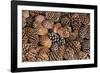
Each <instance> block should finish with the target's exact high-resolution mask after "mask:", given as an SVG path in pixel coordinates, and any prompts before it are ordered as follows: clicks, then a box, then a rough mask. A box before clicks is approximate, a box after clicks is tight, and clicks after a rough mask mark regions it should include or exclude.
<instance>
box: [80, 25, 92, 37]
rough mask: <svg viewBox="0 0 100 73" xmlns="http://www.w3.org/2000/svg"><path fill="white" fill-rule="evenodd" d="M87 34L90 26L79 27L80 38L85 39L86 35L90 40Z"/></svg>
mask: <svg viewBox="0 0 100 73" xmlns="http://www.w3.org/2000/svg"><path fill="white" fill-rule="evenodd" d="M89 32H90V25H85V26H83V27H81V29H80V32H79V36H80V37H81V38H86V36H87V35H88V36H87V38H90V34H89Z"/></svg>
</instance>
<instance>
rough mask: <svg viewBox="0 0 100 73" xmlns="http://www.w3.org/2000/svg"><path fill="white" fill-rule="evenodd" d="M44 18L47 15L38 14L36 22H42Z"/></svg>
mask: <svg viewBox="0 0 100 73" xmlns="http://www.w3.org/2000/svg"><path fill="white" fill-rule="evenodd" d="M44 20H45V17H44V16H43V15H37V16H36V17H35V22H38V23H42V21H44Z"/></svg>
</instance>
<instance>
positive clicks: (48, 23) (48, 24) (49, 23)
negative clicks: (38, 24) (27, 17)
mask: <svg viewBox="0 0 100 73" xmlns="http://www.w3.org/2000/svg"><path fill="white" fill-rule="evenodd" d="M53 24H54V22H53V21H52V20H44V21H43V23H42V25H43V26H44V27H45V28H47V29H52V28H53Z"/></svg>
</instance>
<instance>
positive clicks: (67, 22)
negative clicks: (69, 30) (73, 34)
mask: <svg viewBox="0 0 100 73" xmlns="http://www.w3.org/2000/svg"><path fill="white" fill-rule="evenodd" d="M61 24H62V25H63V26H64V27H65V26H66V25H67V26H70V19H69V17H68V16H67V15H66V16H64V17H62V18H61Z"/></svg>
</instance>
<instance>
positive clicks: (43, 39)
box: [40, 35, 52, 49]
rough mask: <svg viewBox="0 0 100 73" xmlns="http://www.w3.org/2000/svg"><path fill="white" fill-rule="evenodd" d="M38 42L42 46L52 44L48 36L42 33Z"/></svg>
mask: <svg viewBox="0 0 100 73" xmlns="http://www.w3.org/2000/svg"><path fill="white" fill-rule="evenodd" d="M40 44H41V45H42V46H43V47H44V48H47V49H48V48H50V47H51V45H52V41H51V40H50V39H49V37H48V36H46V35H43V36H40Z"/></svg>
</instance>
